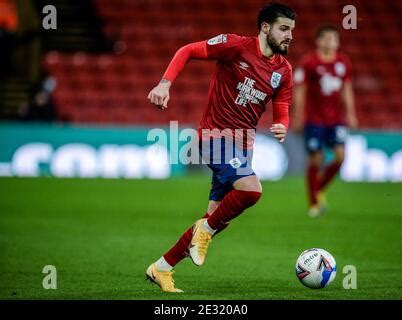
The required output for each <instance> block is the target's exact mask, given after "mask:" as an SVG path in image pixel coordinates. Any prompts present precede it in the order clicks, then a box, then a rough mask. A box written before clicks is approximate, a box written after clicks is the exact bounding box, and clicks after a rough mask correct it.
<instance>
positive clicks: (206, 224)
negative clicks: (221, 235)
mask: <svg viewBox="0 0 402 320" xmlns="http://www.w3.org/2000/svg"><path fill="white" fill-rule="evenodd" d="M204 227H205V229H207V231H208V232H209V233H212V234H214V233H215V232H216V230H215V229H212V228H211V227H210V226H209V224H208V220H207V219H205V221H204Z"/></svg>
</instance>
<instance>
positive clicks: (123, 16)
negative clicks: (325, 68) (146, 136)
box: [43, 0, 402, 129]
mask: <svg viewBox="0 0 402 320" xmlns="http://www.w3.org/2000/svg"><path fill="white" fill-rule="evenodd" d="M286 3H288V4H289V5H291V6H292V7H293V8H294V9H295V10H296V12H297V13H298V20H297V24H296V25H297V27H296V31H295V33H294V41H293V44H292V46H291V50H290V54H289V57H288V58H289V60H290V61H291V62H292V64H293V65H295V64H297V62H298V59H299V58H300V56H301V55H302V54H303V53H304V52H306V51H309V50H312V48H313V43H314V42H313V37H314V31H315V29H316V27H317V26H318V25H320V24H322V23H327V22H329V23H333V24H336V25H338V26H341V25H342V19H343V17H344V15H343V14H342V8H343V6H345V5H347V4H348V2H347V1H342V0H338V1H335V0H324V1H320V2H317V1H314V0H298V1H296V0H292V1H286ZM353 3H354V5H355V6H356V8H357V16H358V25H357V30H343V29H341V37H342V50H343V51H344V52H346V53H348V54H349V55H350V56H351V58H352V62H353V67H354V87H355V90H356V91H355V92H356V96H357V99H356V102H357V112H358V118H359V121H360V126H361V127H363V128H376V129H400V128H401V124H402V91H401V88H402V80H401V78H402V77H401V75H402V67H401V64H400V63H399V61H400V60H401V58H402V43H401V42H400V40H398V39H402V20H401V19H400V16H401V15H402V2H399V1H392V2H391V1H386V2H378V1H375V0H354V1H353ZM93 4H94V8H95V11H96V14H97V15H98V16H99V17H100V19H101V21H102V32H103V34H104V35H105V37H106V38H107V39H108V40H109V41H110V42H111V43H113V50H111V51H109V52H107V51H103V52H97V53H96V52H95V53H94V52H83V51H81V52H65V51H64V52H63V51H58V50H52V51H49V52H47V54H46V55H45V56H44V61H43V63H44V66H45V67H46V69H47V70H49V71H50V73H51V74H52V75H53V76H54V77H55V78H56V79H57V82H58V86H57V89H56V92H55V102H56V105H57V108H58V113H59V118H60V120H63V121H72V122H78V123H98V124H105V123H109V124H110V123H111V124H136V125H139V124H141V125H154V124H168V122H169V120H171V119H177V120H179V121H180V122H181V123H185V124H190V125H194V126H196V125H197V124H198V121H199V119H200V116H201V114H202V111H203V108H204V105H205V103H206V96H207V91H208V84H209V78H210V76H211V73H212V71H213V69H214V63H212V62H205V61H202V62H201V61H200V62H190V63H189V65H188V67H187V68H186V69H185V70H184V72H183V73H182V74H181V75H180V77H179V78H178V80H177V81H176V83H175V84H174V86H173V88H172V90H171V100H170V106H169V109H167V110H166V111H164V112H153V109H152V107H151V106H150V105H149V103H148V102H147V99H146V98H147V94H148V92H149V90H150V89H151V88H152V87H153V86H154V85H155V84H157V82H158V81H159V80H160V78H161V76H162V74H163V72H164V70H165V68H166V66H167V64H168V63H169V61H170V59H171V58H172V56H173V54H174V52H175V51H176V49H178V48H179V47H180V46H182V45H184V44H186V43H189V42H194V41H199V40H202V39H208V38H210V37H212V36H214V35H217V34H220V33H238V34H244V35H256V34H257V29H256V21H255V20H256V14H257V12H258V9H259V8H260V7H261V5H262V4H264V2H263V1H257V0H249V1H233V0H193V1H182V0H152V1H151V0H136V1H130V0H114V1H109V0H95V1H93ZM268 116H269V115H268Z"/></svg>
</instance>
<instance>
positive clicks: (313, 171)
mask: <svg viewBox="0 0 402 320" xmlns="http://www.w3.org/2000/svg"><path fill="white" fill-rule="evenodd" d="M323 138H324V128H322V127H318V126H313V125H307V126H306V127H305V128H304V139H305V148H306V151H307V154H308V159H307V166H306V186H307V194H308V201H309V209H308V215H309V216H311V217H315V216H318V215H319V214H320V213H321V212H320V207H319V203H318V192H319V174H320V168H321V165H322V163H323V158H324V156H323V151H322V148H323Z"/></svg>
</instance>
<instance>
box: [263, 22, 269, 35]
mask: <svg viewBox="0 0 402 320" xmlns="http://www.w3.org/2000/svg"><path fill="white" fill-rule="evenodd" d="M270 28H271V26H270V25H269V24H268V23H267V22H262V23H261V31H262V32H264V34H268V33H269V29H270Z"/></svg>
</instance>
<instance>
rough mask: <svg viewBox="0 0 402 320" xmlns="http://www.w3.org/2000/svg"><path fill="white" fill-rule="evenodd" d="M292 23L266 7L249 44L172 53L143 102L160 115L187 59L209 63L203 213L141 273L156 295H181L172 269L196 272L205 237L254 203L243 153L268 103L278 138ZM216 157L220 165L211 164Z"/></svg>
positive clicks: (198, 46) (284, 122)
mask: <svg viewBox="0 0 402 320" xmlns="http://www.w3.org/2000/svg"><path fill="white" fill-rule="evenodd" d="M295 18H296V14H295V13H294V11H293V10H292V9H290V8H289V7H287V6H284V5H281V4H270V5H268V6H266V7H264V8H262V9H261V10H260V12H259V15H258V19H257V23H258V30H259V34H258V36H256V37H255V36H253V37H245V36H238V35H235V34H221V35H219V36H216V37H213V38H211V39H210V40H208V41H201V42H196V43H191V44H188V45H186V46H184V47H182V48H180V49H179V50H178V51H177V52H176V54H175V56H174V57H173V59H172V61H171V62H170V64H169V66H168V68H167V70H166V72H165V74H164V75H163V78H162V80H161V81H160V83H159V84H158V85H157V86H156V87H155V88H154V89H152V90H151V92H150V93H149V95H148V99H149V100H150V102H151V103H153V104H155V105H156V106H157V107H158V108H160V109H162V110H163V109H165V108H167V103H168V101H169V88H170V86H171V84H172V82H173V81H174V80H175V78H176V76H177V75H178V74H179V72H180V71H181V70H182V69H183V68H184V66H185V64H186V63H187V62H188V61H189V60H190V59H203V60H215V61H217V63H216V71H215V73H214V75H213V78H212V80H211V83H210V89H209V93H208V102H207V106H206V109H205V111H204V114H203V116H202V119H201V122H200V125H199V129H198V133H199V134H198V136H199V142H200V153H201V156H202V158H203V160H213V161H207V164H208V166H209V168H210V169H211V170H212V172H213V175H212V188H211V192H210V196H209V204H208V209H207V213H206V214H205V215H204V216H203V218H201V219H200V220H198V221H196V222H195V224H194V225H193V226H192V227H190V228H189V229H188V230H187V231H186V232H185V233H184V234H183V235H182V236H181V237H180V239H179V240H178V241H177V243H176V244H175V245H174V246H173V247H172V248H171V249H170V250H169V251H167V252H166V253H165V254H164V255H163V256H162V257H161V258H160V259H159V260H158V261H156V262H155V263H152V264H151V265H150V266H149V267H148V269H147V271H146V274H147V276H148V278H149V279H151V280H152V281H153V282H155V283H156V284H157V285H159V286H160V287H161V289H162V290H163V291H167V292H182V291H181V290H180V289H177V288H175V285H174V282H173V278H172V269H173V267H174V266H175V265H176V264H177V263H179V262H180V261H181V260H182V259H183V258H185V257H187V256H189V257H190V258H191V259H192V261H193V262H194V264H196V265H197V266H200V265H202V264H203V263H204V261H205V256H206V253H207V249H208V245H209V244H210V242H211V239H212V237H213V236H214V235H216V234H217V233H218V232H220V231H222V230H223V229H224V228H226V227H227V226H228V223H229V222H230V221H231V220H232V219H234V218H235V217H236V216H238V215H239V214H241V213H242V212H243V211H244V210H246V209H247V208H249V207H251V206H253V205H254V204H255V203H256V202H257V201H258V200H259V199H260V197H261V194H262V189H261V184H260V182H259V180H258V178H257V177H256V175H255V173H254V172H253V170H252V168H251V160H252V159H251V155H252V153H251V152H249V151H250V150H251V149H252V146H253V140H254V133H255V130H256V126H257V123H258V120H259V119H260V117H261V115H262V113H263V112H264V111H265V109H266V104H267V103H268V102H269V101H270V100H272V104H273V124H272V126H271V128H270V131H271V132H272V133H273V135H274V137H275V138H276V139H278V140H279V141H280V142H283V141H284V139H285V136H286V133H287V128H288V124H289V116H288V108H289V105H290V103H291V98H292V82H293V81H292V68H291V66H290V64H289V62H288V61H287V60H286V59H285V58H284V57H283V55H284V54H286V53H287V51H288V48H289V45H290V42H291V41H292V31H293V29H294V27H295ZM211 131H212V133H211ZM214 131H215V132H214ZM216 132H218V134H216ZM211 145H212V146H211ZM222 154H224V155H225V156H226V155H227V154H229V158H227V157H225V159H224V161H222V158H221V156H222ZM217 158H220V160H221V161H215V160H216V159H217Z"/></svg>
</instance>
